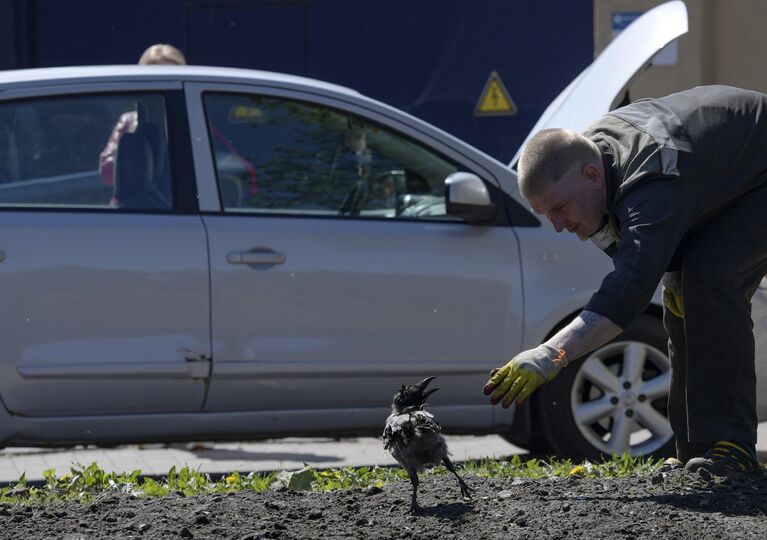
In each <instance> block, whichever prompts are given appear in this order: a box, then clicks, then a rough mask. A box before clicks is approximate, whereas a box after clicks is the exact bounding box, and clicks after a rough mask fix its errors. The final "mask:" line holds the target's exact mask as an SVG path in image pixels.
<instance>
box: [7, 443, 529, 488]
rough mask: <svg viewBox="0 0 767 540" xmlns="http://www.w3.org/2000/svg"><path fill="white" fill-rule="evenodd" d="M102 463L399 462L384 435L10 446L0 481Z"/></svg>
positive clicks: (463, 453) (288, 466) (116, 468)
mask: <svg viewBox="0 0 767 540" xmlns="http://www.w3.org/2000/svg"><path fill="white" fill-rule="evenodd" d="M447 440H448V446H449V448H450V451H451V453H452V455H453V458H454V459H455V460H456V461H464V460H468V459H477V458H485V457H488V458H501V457H504V456H508V455H511V454H518V453H521V452H523V450H521V449H520V448H517V447H515V446H513V445H511V444H509V443H507V442H506V441H505V440H503V439H502V438H501V437H499V436H497V435H490V436H482V437H473V436H448V437H447ZM94 462H95V463H97V464H98V466H99V467H100V468H101V469H103V470H104V471H108V472H120V473H122V472H132V471H134V470H136V469H140V470H141V473H142V474H143V475H146V476H161V475H165V474H167V472H168V471H169V470H170V468H171V467H174V466H175V467H176V469H179V468H181V467H185V466H186V467H189V468H191V469H194V470H199V471H201V472H205V473H208V474H210V475H212V476H215V475H220V474H228V473H231V472H232V471H238V472H240V473H248V472H251V471H275V470H294V469H300V468H302V467H303V466H304V464H308V465H311V466H313V467H315V468H331V467H349V466H365V465H382V466H383V465H394V464H395V463H396V462H395V461H394V459H393V458H392V457H391V456H390V455H389V452H388V451H386V450H384V448H383V446H382V444H381V439H380V438H375V437H361V438H349V439H330V438H311V439H310V438H286V439H274V440H266V441H258V442H235V443H211V442H196V443H186V444H168V445H164V444H150V445H147V444H144V445H129V446H120V447H116V448H101V447H94V446H87V447H74V448H20V447H16V448H5V449H3V450H1V451H0V483H6V484H7V483H9V482H16V481H17V480H18V479H19V477H20V476H21V475H22V474H25V475H26V479H27V480H28V481H37V480H42V478H43V471H45V470H47V469H53V470H55V471H56V474H57V475H63V474H66V473H68V472H69V471H70V468H71V467H72V466H76V467H84V466H87V465H90V464H91V463H94Z"/></svg>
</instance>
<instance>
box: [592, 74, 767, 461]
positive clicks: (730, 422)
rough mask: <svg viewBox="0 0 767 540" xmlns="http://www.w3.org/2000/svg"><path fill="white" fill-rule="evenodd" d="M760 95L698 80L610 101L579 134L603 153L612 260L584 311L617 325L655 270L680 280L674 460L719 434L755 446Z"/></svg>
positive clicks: (764, 175)
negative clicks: (652, 95) (610, 107)
mask: <svg viewBox="0 0 767 540" xmlns="http://www.w3.org/2000/svg"><path fill="white" fill-rule="evenodd" d="M766 111H767V96H765V95H763V94H759V93H756V92H750V91H745V90H740V89H736V88H731V87H726V86H709V87H698V88H694V89H692V90H688V91H685V92H680V93H678V94H672V95H671V96H667V97H666V98H660V99H655V100H641V101H638V102H635V103H633V104H631V105H628V106H627V107H623V108H621V109H617V110H616V111H613V112H611V113H609V114H608V115H605V116H604V117H602V118H601V119H600V120H599V121H597V122H596V123H595V124H594V125H592V126H591V127H590V128H589V129H588V130H587V131H586V132H585V135H586V136H587V137H589V138H590V139H591V140H593V141H594V142H595V143H596V144H597V146H598V147H599V148H600V151H601V152H602V156H603V160H604V164H605V175H606V183H607V207H608V214H607V216H606V221H605V226H604V228H603V229H602V230H600V231H599V232H598V233H597V234H595V235H594V237H593V238H592V239H593V240H594V241H595V243H596V244H597V245H598V246H599V247H600V248H602V249H603V250H604V251H605V252H607V253H608V254H609V255H610V256H611V257H612V258H613V262H614V264H615V270H614V271H613V272H611V273H610V274H608V275H607V276H606V277H605V279H604V281H603V282H602V285H601V287H600V289H599V291H597V292H596V293H595V294H594V296H593V297H592V299H591V300H590V302H589V304H588V305H587V306H586V308H585V309H587V310H590V311H594V312H597V313H600V314H602V315H604V316H606V317H607V318H609V319H610V320H612V321H613V322H615V323H616V324H618V325H619V326H621V327H622V328H625V327H626V326H628V324H629V323H630V322H631V320H632V319H633V318H634V317H635V316H636V315H638V314H640V313H642V312H643V311H644V310H645V309H646V308H647V306H648V304H649V302H650V299H651V297H652V295H653V293H654V291H655V289H656V288H657V285H658V282H659V280H660V278H661V277H662V275H663V273H664V272H667V271H677V272H681V276H682V296H683V299H684V318H683V319H682V318H677V317H676V316H674V315H673V314H672V313H671V312H669V311H668V310H667V309H664V326H665V328H666V331H667V333H668V335H669V356H670V359H671V366H672V375H671V389H670V394H669V401H668V414H669V420H670V422H671V427H672V429H673V431H674V435H675V436H676V439H677V453H678V457H679V458H680V459H681V460H682V461H687V460H688V459H690V458H692V457H694V456H699V455H702V454H703V453H704V452H705V451H707V450H708V449H710V448H711V447H712V446H713V443H714V442H716V441H719V440H732V441H740V442H744V443H751V444H753V443H755V442H756V426H757V418H756V376H755V371H754V354H755V351H754V337H753V325H752V321H751V298H752V297H753V295H754V293H755V291H756V290H757V287H758V286H759V283H760V281H761V279H762V278H763V277H764V276H765V274H766V273H767V112H766Z"/></svg>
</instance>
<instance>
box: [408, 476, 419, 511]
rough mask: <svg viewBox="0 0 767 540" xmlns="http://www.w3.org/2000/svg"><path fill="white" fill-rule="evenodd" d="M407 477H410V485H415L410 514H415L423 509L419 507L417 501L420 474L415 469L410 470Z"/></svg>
mask: <svg viewBox="0 0 767 540" xmlns="http://www.w3.org/2000/svg"><path fill="white" fill-rule="evenodd" d="M407 475H408V476H409V477H410V483H411V484H412V485H413V494H412V496H411V497H410V513H412V514H415V513H416V512H417V511H418V510H420V509H421V507H420V506H418V501H416V495H417V494H418V473H417V472H415V471H414V470H413V469H408V470H407Z"/></svg>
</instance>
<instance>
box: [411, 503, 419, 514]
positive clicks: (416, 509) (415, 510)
mask: <svg viewBox="0 0 767 540" xmlns="http://www.w3.org/2000/svg"><path fill="white" fill-rule="evenodd" d="M420 512H421V506H420V505H419V504H417V503H416V504H411V505H410V513H411V514H418V513H420Z"/></svg>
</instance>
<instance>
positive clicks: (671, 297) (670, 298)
mask: <svg viewBox="0 0 767 540" xmlns="http://www.w3.org/2000/svg"><path fill="white" fill-rule="evenodd" d="M661 283H662V284H663V304H664V305H665V306H666V309H668V310H669V311H670V312H671V313H673V314H674V315H676V316H677V317H679V318H680V319H684V302H683V301H682V273H681V272H666V273H665V274H663V280H662V281H661Z"/></svg>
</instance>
